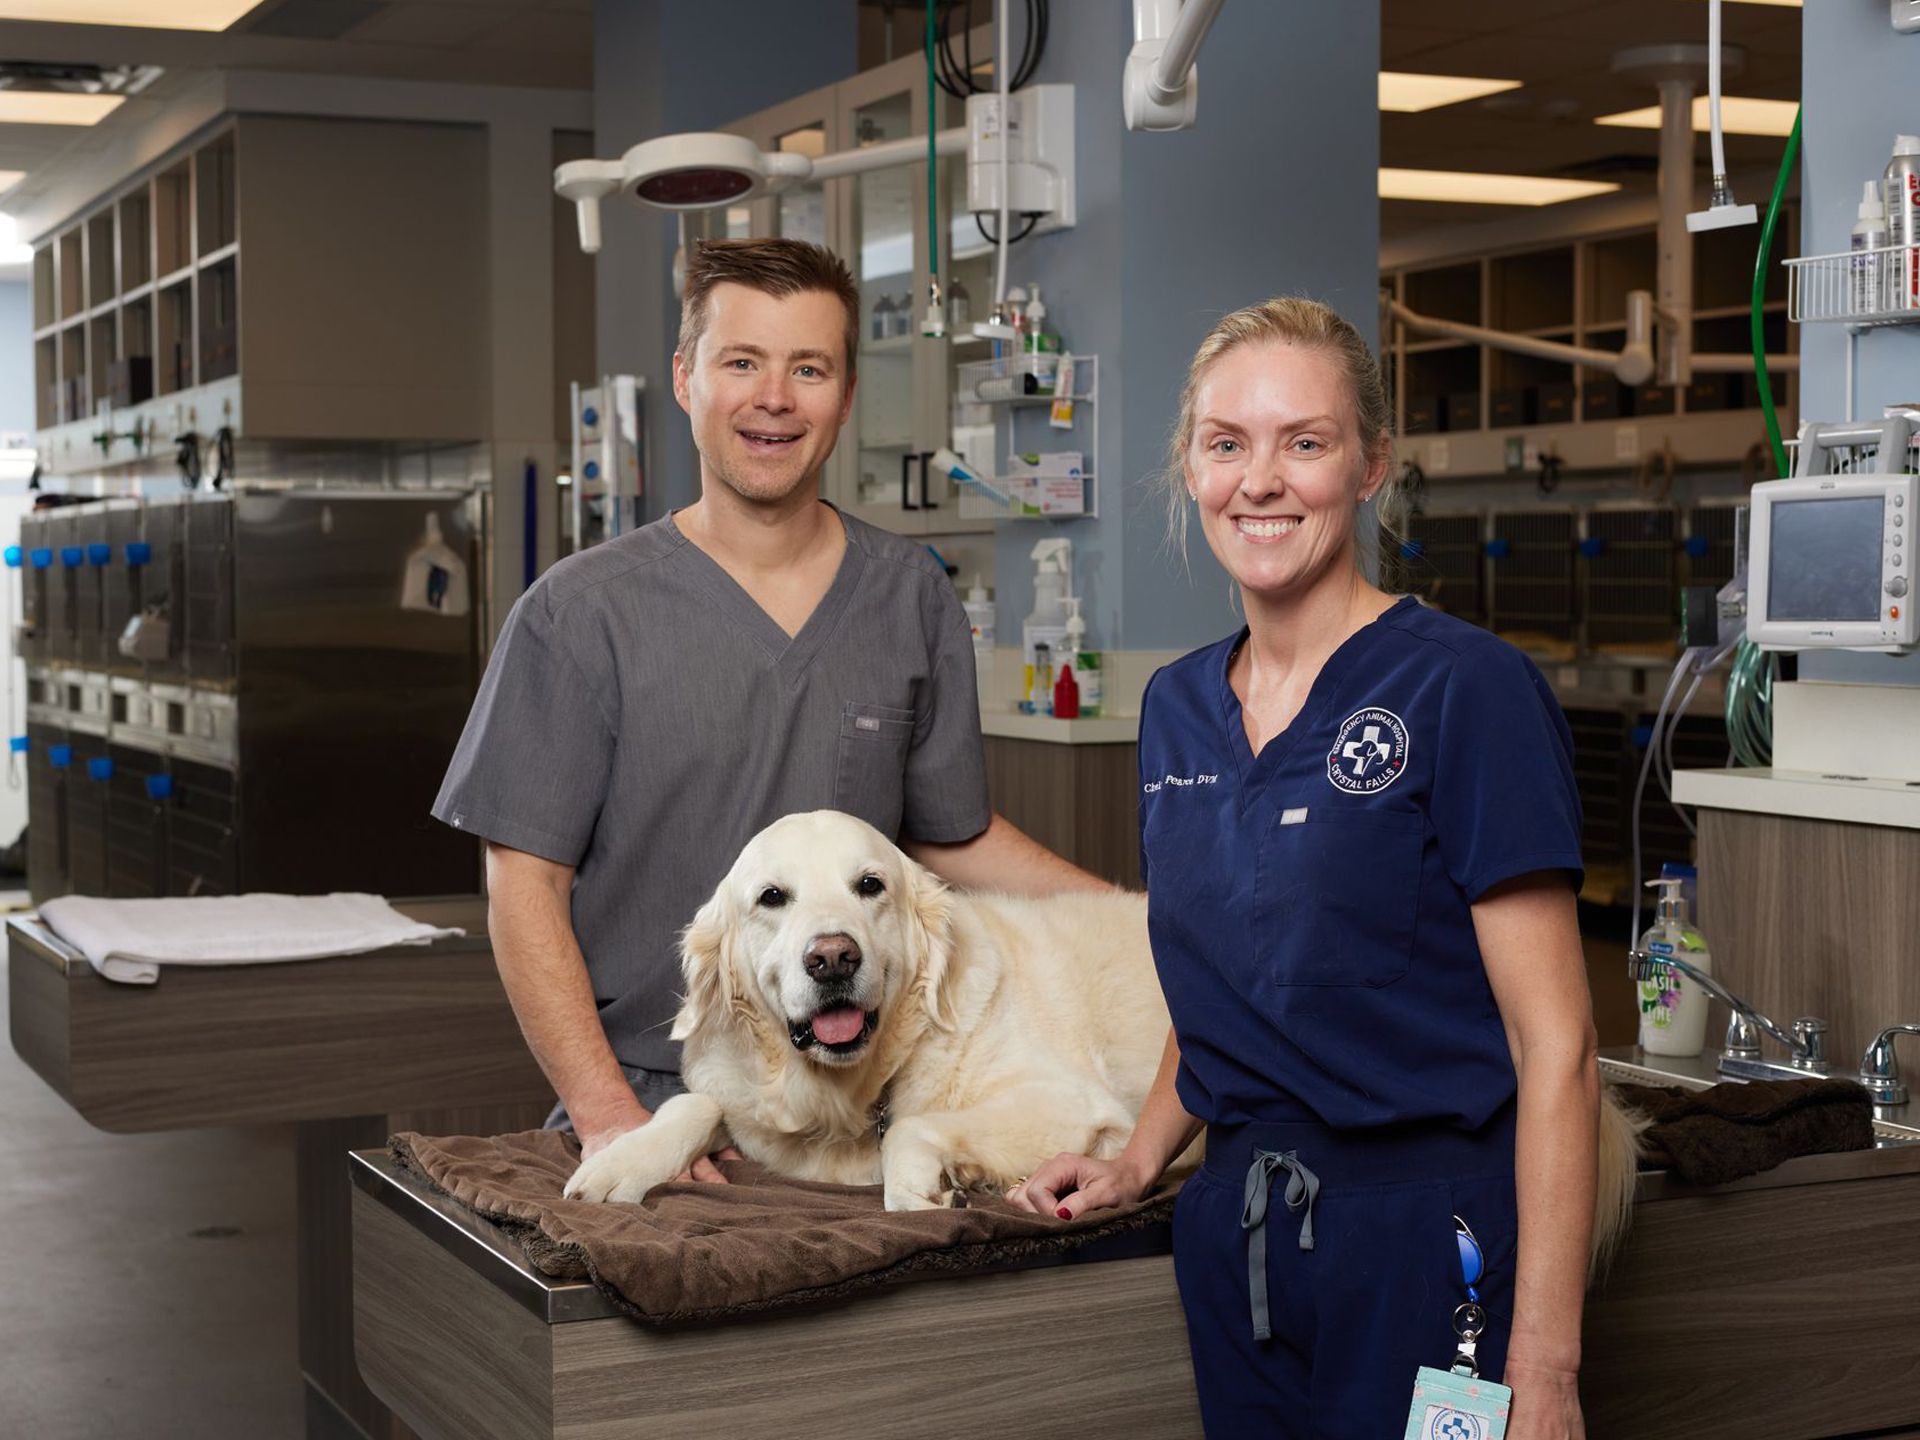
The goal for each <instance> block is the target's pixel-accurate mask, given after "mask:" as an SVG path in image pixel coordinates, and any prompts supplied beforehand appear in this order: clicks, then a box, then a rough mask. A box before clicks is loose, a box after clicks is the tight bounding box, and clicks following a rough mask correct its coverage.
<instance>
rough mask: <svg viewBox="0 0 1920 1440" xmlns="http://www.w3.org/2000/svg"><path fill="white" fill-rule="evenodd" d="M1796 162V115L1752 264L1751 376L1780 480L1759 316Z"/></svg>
mask: <svg viewBox="0 0 1920 1440" xmlns="http://www.w3.org/2000/svg"><path fill="white" fill-rule="evenodd" d="M1799 158H1800V111H1798V110H1796V111H1795V112H1794V116H1793V131H1792V133H1791V134H1789V135H1788V136H1787V148H1786V152H1785V153H1784V154H1782V155H1781V157H1780V173H1779V175H1777V176H1776V177H1775V178H1774V182H1773V199H1772V200H1770V201H1769V202H1768V203H1767V218H1766V220H1765V221H1764V222H1763V223H1762V225H1761V227H1760V249H1759V253H1758V254H1756V255H1755V256H1754V261H1753V309H1752V315H1751V319H1752V331H1753V373H1754V376H1755V378H1757V379H1758V380H1759V382H1760V411H1761V414H1762V415H1764V416H1765V418H1766V422H1767V440H1768V441H1769V442H1770V443H1771V444H1772V446H1773V465H1774V470H1775V471H1776V472H1777V473H1778V474H1779V476H1780V478H1781V479H1783V480H1784V479H1785V478H1786V476H1787V447H1786V445H1785V444H1784V443H1783V442H1782V440H1781V439H1780V417H1779V416H1778V415H1776V414H1775V413H1774V409H1773V377H1772V375H1770V374H1769V373H1768V371H1767V332H1766V326H1765V325H1764V324H1763V323H1762V316H1763V313H1764V310H1765V307H1766V299H1767V267H1768V265H1769V264H1770V263H1771V257H1772V255H1773V231H1774V227H1775V226H1776V225H1778V224H1779V223H1780V207H1781V205H1782V204H1783V203H1785V201H1786V198H1787V178H1788V177H1789V176H1790V175H1792V174H1793V166H1794V162H1795V161H1796V160H1798V159H1799Z"/></svg>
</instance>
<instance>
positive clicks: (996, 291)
mask: <svg viewBox="0 0 1920 1440" xmlns="http://www.w3.org/2000/svg"><path fill="white" fill-rule="evenodd" d="M995 8H996V9H997V10H998V11H999V12H1000V13H999V17H998V18H999V21H1000V47H999V49H997V50H995V51H994V54H993V68H994V79H996V80H998V81H999V82H1000V232H999V233H1000V238H999V239H998V240H997V241H996V242H995V243H994V250H995V258H994V267H993V318H994V320H995V321H996V322H998V321H1001V320H1003V319H1005V317H1006V313H1007V246H1008V245H1009V244H1010V243H1011V242H1010V241H1009V240H1008V239H1007V201H1008V195H1007V191H1008V189H1009V188H1010V186H1009V181H1010V180H1011V179H1012V172H1011V170H1010V169H1009V167H1008V165H1007V132H1008V131H1010V130H1012V129H1013V124H1012V121H1013V115H1012V113H1011V111H1012V105H1013V100H1012V95H1013V84H1012V81H1013V72H1012V69H1011V67H1009V66H1008V64H1007V12H1008V11H1009V10H1011V9H1012V8H1013V7H1012V6H1011V5H1010V4H1009V3H1008V0H996V4H995Z"/></svg>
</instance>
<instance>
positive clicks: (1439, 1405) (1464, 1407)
mask: <svg viewBox="0 0 1920 1440" xmlns="http://www.w3.org/2000/svg"><path fill="white" fill-rule="evenodd" d="M1453 1231H1454V1241H1455V1243H1456V1245H1457V1246H1458V1249H1459V1253H1460V1284H1461V1287H1462V1288H1463V1289H1464V1290H1465V1291H1466V1295H1467V1298H1466V1300H1465V1301H1464V1302H1462V1303H1461V1304H1459V1305H1457V1306H1455V1307H1454V1311H1453V1333H1454V1335H1455V1336H1456V1337H1458V1340H1459V1345H1458V1348H1457V1349H1456V1350H1455V1351H1454V1356H1453V1368H1452V1369H1450V1370H1436V1369H1434V1368H1433V1367H1432V1366H1431V1365H1422V1366H1421V1367H1420V1370H1419V1373H1418V1374H1417V1375H1415V1376H1414V1380H1413V1404H1412V1405H1411V1406H1409V1407H1408V1410H1407V1431H1406V1437H1405V1440H1502V1437H1504V1436H1505V1435H1506V1433H1507V1412H1508V1411H1509V1410H1510V1409H1511V1408H1512V1406H1513V1391H1511V1390H1510V1389H1508V1388H1507V1387H1506V1386H1505V1385H1496V1384H1495V1383H1494V1382H1493V1381H1491V1380H1482V1379H1481V1378H1480V1362H1479V1359H1478V1358H1477V1352H1478V1350H1479V1347H1480V1336H1481V1334H1482V1333H1483V1332H1484V1331H1485V1330H1486V1328H1487V1312H1486V1311H1485V1310H1483V1309H1481V1308H1480V1289H1479V1286H1480V1276H1481V1273H1482V1272H1483V1270H1484V1269H1485V1263H1486V1261H1485V1257H1484V1256H1483V1255H1482V1254H1481V1251H1480V1242H1479V1241H1478V1240H1477V1239H1475V1238H1474V1234H1473V1230H1472V1229H1471V1227H1469V1226H1468V1224H1467V1222H1466V1221H1464V1220H1462V1219H1461V1218H1460V1217H1459V1216H1458V1215H1456V1216H1454V1217H1453Z"/></svg>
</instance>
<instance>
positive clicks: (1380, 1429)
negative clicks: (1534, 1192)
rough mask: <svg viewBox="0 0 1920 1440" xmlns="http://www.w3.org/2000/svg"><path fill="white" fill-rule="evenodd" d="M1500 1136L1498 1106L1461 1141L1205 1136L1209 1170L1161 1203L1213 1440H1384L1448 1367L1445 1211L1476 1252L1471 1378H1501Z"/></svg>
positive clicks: (1505, 1204)
mask: <svg viewBox="0 0 1920 1440" xmlns="http://www.w3.org/2000/svg"><path fill="white" fill-rule="evenodd" d="M1513 1134H1514V1131H1513V1111H1512V1107H1511V1106H1509V1107H1508V1109H1507V1110H1506V1111H1504V1112H1503V1113H1502V1115H1501V1116H1500V1117H1499V1118H1497V1119H1496V1120H1494V1121H1492V1122H1490V1123H1489V1124H1488V1125H1487V1126H1485V1127H1484V1128H1483V1129H1482V1130H1480V1131H1479V1132H1477V1133H1472V1134H1468V1133H1464V1132H1460V1131H1457V1130H1447V1129H1441V1128H1437V1127H1432V1128H1428V1127H1421V1128H1413V1129H1396V1130H1389V1131H1378V1132H1354V1131H1348V1132H1344V1133H1342V1132H1336V1131H1332V1130H1329V1129H1327V1128H1326V1127H1325V1126H1323V1125H1320V1124H1318V1123H1306V1122H1290V1123H1274V1124H1249V1125H1241V1126H1210V1127H1209V1128H1208V1131H1207V1158H1206V1163H1205V1165H1204V1166H1203V1167H1202V1168H1201V1170H1200V1171H1199V1173H1198V1174H1196V1175H1195V1176H1194V1177H1193V1178H1192V1179H1191V1180H1189V1181H1188V1182H1187V1184H1186V1186H1185V1188H1184V1189H1182V1190H1181V1192H1180V1198H1179V1200H1178V1202H1177V1203H1176V1205H1175V1209H1174V1217H1173V1254H1174V1270H1175V1274H1176V1276H1177V1277H1178V1280H1179V1285H1180V1299H1181V1303H1182V1304H1183V1305H1184V1306H1185V1309H1186V1315H1187V1339H1188V1343H1189V1344H1190V1345H1191V1347H1192V1350H1193V1371H1194V1381H1195V1384H1196V1386H1197V1388H1198V1390H1199V1395H1200V1414H1201V1418H1202V1420H1203V1421H1204V1423H1205V1426H1206V1433H1207V1436H1208V1437H1209V1440H1244V1437H1248V1436H1259V1437H1263V1440H1265V1437H1274V1440H1281V1437H1284V1440H1395V1437H1398V1436H1399V1435H1400V1434H1401V1433H1402V1432H1403V1431H1404V1430H1405V1428H1406V1422H1407V1410H1408V1406H1409V1404H1410V1402H1411V1400H1412V1396H1413V1381H1414V1372H1415V1371H1416V1370H1417V1369H1418V1368H1419V1367H1420V1366H1422V1365H1431V1366H1434V1367H1435V1368H1436V1369H1441V1370H1444V1369H1446V1368H1447V1367H1448V1365H1449V1364H1451V1363H1452V1360H1453V1354H1454V1349H1455V1343H1454V1342H1455V1337H1454V1332H1453V1311H1454V1307H1455V1306H1456V1305H1458V1304H1460V1303H1461V1302H1462V1301H1463V1300H1465V1298H1466V1295H1465V1292H1464V1290H1463V1287H1462V1285H1461V1280H1460V1262H1459V1257H1458V1252H1457V1246H1456V1242H1455V1240H1454V1223H1453V1217H1454V1216H1455V1215H1458V1216H1459V1217H1460V1218H1461V1219H1463V1220H1465V1221H1466V1222H1467V1224H1468V1225H1469V1226H1470V1227H1471V1228H1472V1230H1473V1233H1474V1235H1475V1236H1476V1237H1477V1238H1478V1239H1479V1241H1480V1244H1481V1246H1482V1248H1483V1250H1484V1251H1485V1255H1486V1274H1485V1277H1484V1278H1483V1279H1482V1281H1481V1282H1480V1287H1479V1288H1480V1297H1481V1298H1480V1303H1481V1305H1482V1306H1483V1307H1484V1309H1485V1310H1486V1312H1487V1320H1488V1328H1487V1331H1486V1333H1485V1334H1484V1335H1482V1336H1481V1339H1480V1348H1479V1361H1480V1373H1481V1374H1482V1375H1483V1376H1485V1377H1487V1378H1488V1379H1494V1380H1497V1379H1499V1378H1500V1376H1501V1373H1502V1372H1503V1370H1504V1369H1505V1366H1506V1354H1507V1338H1508V1334H1509V1331H1510V1329H1511V1326H1512V1320H1513V1265H1514V1248H1515V1246H1514V1241H1515V1233H1516V1229H1517V1217H1516V1213H1515V1206H1514V1189H1513ZM1285 1156H1291V1157H1292V1158H1291V1160H1285V1159H1282V1158H1281V1157H1285ZM1262 1157H1264V1158H1262ZM1250 1170H1251V1171H1253V1172H1254V1175H1253V1183H1252V1185H1251V1186H1250V1185H1249V1171H1250ZM1263 1198H1264V1200H1265V1201H1266V1204H1265V1207H1264V1208H1265V1215H1264V1235H1263V1236H1262V1235H1261V1234H1260V1233H1259V1229H1258V1226H1257V1224H1254V1223H1253V1222H1254V1221H1255V1220H1256V1219H1257V1218H1258V1217H1257V1213H1256V1212H1258V1211H1259V1210H1260V1209H1261V1206H1260V1204H1259V1200H1260V1199H1263ZM1243 1221H1247V1222H1249V1223H1246V1224H1243ZM1262 1240H1264V1248H1265V1263H1264V1265H1263V1266H1262V1267H1261V1274H1262V1277H1263V1278H1264V1281H1265V1292H1266V1293H1265V1297H1264V1299H1265V1306H1264V1309H1265V1315H1266V1319H1267V1325H1266V1328H1268V1329H1270V1331H1271V1338H1268V1339H1257V1338H1255V1330H1256V1325H1257V1323H1258V1317H1257V1316H1256V1307H1257V1306H1258V1304H1259V1301H1260V1299H1261V1297H1260V1296H1259V1295H1258V1293H1257V1292H1258V1289H1259V1287H1258V1285H1257V1284H1255V1283H1253V1282H1252V1281H1251V1280H1250V1276H1249V1269H1248V1256H1249V1253H1250V1251H1252V1252H1253V1253H1255V1254H1257V1253H1258V1250H1259V1248H1260V1246H1261V1243H1262ZM1307 1245H1310V1246H1311V1248H1307Z"/></svg>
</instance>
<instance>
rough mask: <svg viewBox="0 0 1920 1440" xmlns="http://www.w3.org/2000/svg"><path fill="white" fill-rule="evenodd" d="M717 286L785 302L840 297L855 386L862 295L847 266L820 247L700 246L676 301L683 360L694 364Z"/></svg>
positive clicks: (792, 243) (768, 243)
mask: <svg viewBox="0 0 1920 1440" xmlns="http://www.w3.org/2000/svg"><path fill="white" fill-rule="evenodd" d="M716 285H745V286H746V287H747V288H748V289H750V290H758V291H760V292H761V294H763V295H772V296H775V297H777V298H785V297H786V296H788V295H797V294H799V293H800V292H801V291H804V290H823V291H825V292H826V293H827V294H829V295H835V296H838V297H839V300H840V304H841V306H842V308H844V309H845V310H846V312H847V323H846V325H845V327H844V328H843V331H842V337H841V338H842V340H843V341H844V343H845V346H846V354H847V359H846V367H847V368H846V374H847V382H848V383H849V384H851V383H852V381H853V371H854V362H855V357H856V354H857V352H858V348H859V344H860V289H859V287H858V286H857V285H855V284H854V283H853V275H852V274H851V273H850V272H849V271H848V269H847V265H846V262H845V261H844V260H842V259H841V258H840V257H839V256H838V255H836V254H834V253H833V252H832V251H831V250H829V249H827V248H826V246H824V245H814V244H811V243H809V242H808V241H805V240H785V239H765V240H703V241H701V242H699V243H698V244H696V245H695V246H694V247H693V254H692V255H691V256H689V257H688V259H687V283H686V289H685V291H684V293H683V295H682V297H681V301H680V343H679V345H678V347H677V349H678V351H679V354H680V355H681V357H682V358H683V359H684V360H685V361H686V362H688V363H691V362H692V360H693V351H694V346H696V345H697V344H699V343H700V336H701V334H702V333H703V332H704V331H705V330H706V328H707V309H708V307H707V297H708V296H709V295H711V294H712V293H713V287H714V286H716Z"/></svg>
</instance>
